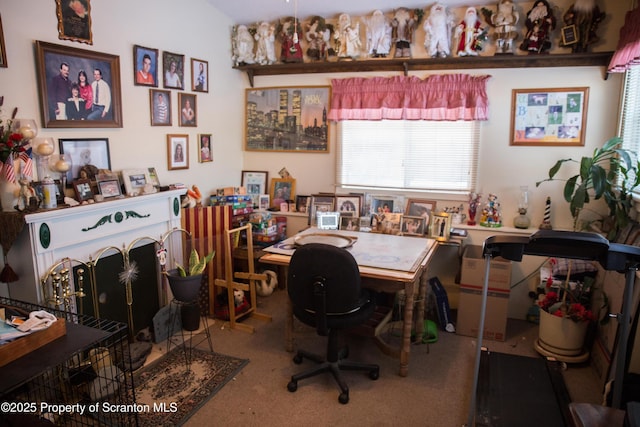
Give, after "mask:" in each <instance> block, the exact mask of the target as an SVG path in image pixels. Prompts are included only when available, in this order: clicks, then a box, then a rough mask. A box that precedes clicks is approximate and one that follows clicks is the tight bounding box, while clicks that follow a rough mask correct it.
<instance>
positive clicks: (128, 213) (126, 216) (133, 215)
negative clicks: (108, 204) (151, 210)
mask: <svg viewBox="0 0 640 427" xmlns="http://www.w3.org/2000/svg"><path fill="white" fill-rule="evenodd" d="M150 216H151V214H146V215H141V214H139V213H138V212H136V211H125V212H124V214H123V213H122V212H116V213H115V214H109V215H105V216H103V217H102V218H100V219H99V220H98V222H96V223H95V224H94V225H92V226H91V227H85V228H83V229H82V231H90V230H95V229H96V228H98V227H100V226H103V225H105V224H107V223H109V222H112V221H111V218H112V217H113V218H114V219H115V221H116V222H117V223H118V224H119V223H121V222H122V221H123V220H126V219H129V218H148V217H150ZM41 234H42V233H41Z"/></svg>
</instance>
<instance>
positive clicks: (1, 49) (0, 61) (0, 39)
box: [0, 17, 7, 68]
mask: <svg viewBox="0 0 640 427" xmlns="http://www.w3.org/2000/svg"><path fill="white" fill-rule="evenodd" d="M0 67H2V68H7V48H6V47H5V44H4V31H3V30H2V18H1V17H0Z"/></svg>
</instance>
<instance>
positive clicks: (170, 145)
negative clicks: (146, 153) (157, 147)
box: [167, 135, 189, 170]
mask: <svg viewBox="0 0 640 427" xmlns="http://www.w3.org/2000/svg"><path fill="white" fill-rule="evenodd" d="M167 164H168V165H169V167H168V169H169V170H177V169H189V135H167Z"/></svg>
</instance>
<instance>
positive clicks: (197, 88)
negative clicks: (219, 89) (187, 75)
mask: <svg viewBox="0 0 640 427" xmlns="http://www.w3.org/2000/svg"><path fill="white" fill-rule="evenodd" d="M191 90H192V91H194V92H209V62H207V61H203V60H202V59H196V58H191Z"/></svg>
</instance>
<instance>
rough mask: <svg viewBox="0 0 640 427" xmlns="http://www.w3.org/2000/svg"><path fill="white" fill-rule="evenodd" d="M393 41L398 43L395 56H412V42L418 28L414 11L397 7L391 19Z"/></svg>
mask: <svg viewBox="0 0 640 427" xmlns="http://www.w3.org/2000/svg"><path fill="white" fill-rule="evenodd" d="M391 25H392V26H393V41H394V42H395V45H396V51H395V54H394V57H395V58H411V43H412V42H413V33H414V32H415V29H416V19H415V17H414V13H413V12H412V11H410V10H409V9H407V8H406V7H401V8H398V9H396V11H395V12H394V14H393V20H392V21H391Z"/></svg>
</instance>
